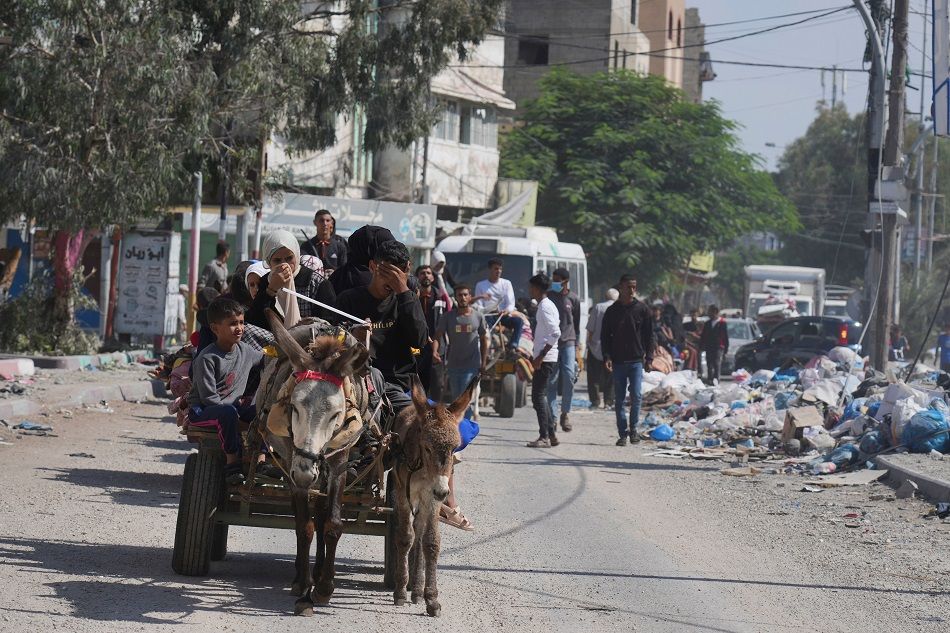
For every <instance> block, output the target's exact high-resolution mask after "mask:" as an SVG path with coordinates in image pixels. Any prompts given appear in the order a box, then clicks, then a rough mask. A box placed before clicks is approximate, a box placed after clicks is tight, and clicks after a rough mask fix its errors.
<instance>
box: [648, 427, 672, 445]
mask: <svg viewBox="0 0 950 633" xmlns="http://www.w3.org/2000/svg"><path fill="white" fill-rule="evenodd" d="M675 435H676V431H674V430H673V427H672V426H670V425H669V424H661V425H659V426H657V427H655V428H654V429H653V430H652V431H650V437H652V438H653V439H655V440H656V441H657V442H666V441H668V440H671V439H673V437H674V436H675Z"/></svg>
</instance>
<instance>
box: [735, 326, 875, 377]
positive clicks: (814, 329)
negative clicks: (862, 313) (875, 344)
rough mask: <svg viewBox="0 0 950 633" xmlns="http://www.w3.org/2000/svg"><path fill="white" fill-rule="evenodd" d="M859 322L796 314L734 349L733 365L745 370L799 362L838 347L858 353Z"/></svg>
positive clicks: (773, 367)
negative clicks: (763, 334)
mask: <svg viewBox="0 0 950 633" xmlns="http://www.w3.org/2000/svg"><path fill="white" fill-rule="evenodd" d="M860 337H861V328H860V324H858V323H856V322H854V321H852V320H851V319H847V318H839V317H827V316H804V317H795V318H791V319H788V320H786V321H783V322H781V323H779V324H778V325H776V326H775V327H773V328H772V329H771V330H769V332H768V333H767V334H766V335H765V336H763V337H761V338H759V339H758V340H755V341H753V342H751V343H748V344H746V345H743V346H742V347H740V348H739V349H737V350H736V354H735V365H736V367H742V368H743V369H746V370H748V371H757V370H759V369H775V368H776V367H779V366H781V365H782V364H784V363H785V362H786V361H789V360H791V361H795V362H797V363H800V364H802V365H804V364H806V363H807V362H808V361H810V360H811V359H812V358H814V357H815V356H817V355H819V354H826V353H827V352H829V351H830V350H831V349H832V348H834V347H838V346H847V347H851V348H852V349H854V350H855V351H857V352H858V353H860V351H861V350H860V346H859V345H858V340H859V339H860Z"/></svg>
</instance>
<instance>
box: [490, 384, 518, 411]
mask: <svg viewBox="0 0 950 633" xmlns="http://www.w3.org/2000/svg"><path fill="white" fill-rule="evenodd" d="M517 401H518V376H516V375H515V374H506V375H505V376H503V377H502V379H501V385H499V387H498V395H497V396H496V397H495V413H497V414H498V415H499V416H501V417H503V418H510V417H514V415H515V403H517Z"/></svg>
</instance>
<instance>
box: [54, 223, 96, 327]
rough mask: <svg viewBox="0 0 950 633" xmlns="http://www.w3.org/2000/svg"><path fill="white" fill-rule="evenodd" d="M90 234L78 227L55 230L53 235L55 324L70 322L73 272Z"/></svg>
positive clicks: (74, 309)
mask: <svg viewBox="0 0 950 633" xmlns="http://www.w3.org/2000/svg"><path fill="white" fill-rule="evenodd" d="M91 239H92V235H91V234H89V233H87V232H86V231H85V230H82V229H80V230H79V231H78V232H77V233H68V232H66V231H56V233H55V235H54V236H53V273H54V278H53V314H52V319H53V323H55V324H67V323H72V320H73V317H74V316H75V311H76V306H75V305H74V304H73V298H72V292H71V286H72V282H73V274H74V273H75V272H76V267H77V266H78V265H79V262H80V261H81V259H82V254H83V251H85V250H86V246H87V245H88V244H89V242H90V241H91Z"/></svg>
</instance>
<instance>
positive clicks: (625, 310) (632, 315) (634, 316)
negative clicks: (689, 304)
mask: <svg viewBox="0 0 950 633" xmlns="http://www.w3.org/2000/svg"><path fill="white" fill-rule="evenodd" d="M617 290H619V291H620V298H619V299H618V300H617V301H616V302H615V303H614V304H613V305H612V306H610V307H609V308H607V311H606V312H605V313H604V323H603V325H602V326H601V328H602V329H601V339H600V344H601V348H602V351H603V355H604V364H605V366H606V368H607V371H612V372H613V374H614V397H615V398H616V400H615V403H614V413H615V414H616V416H617V432H618V433H619V435H620V439H618V440H617V446H624V445H626V443H627V436H628V434H629V437H630V441H631V442H639V441H640V436H639V434H638V433H637V424H638V423H639V422H640V402H641V401H642V400H643V393H642V386H643V370H644V367H646V368H647V369H648V370H649V368H650V366H651V365H652V364H653V351H654V349H655V348H656V341H655V340H654V337H653V315H652V313H651V311H650V308H648V307H647V305H646V304H645V303H643V302H642V301H640V300H639V299H637V297H636V293H637V279H636V277H634V276H633V275H624V276H623V277H621V278H620V283H619V284H617ZM628 386H629V393H630V426H629V428H628V427H627V415H626V412H625V411H624V410H623V404H624V399H625V397H626V395H627V393H628V391H627V390H628Z"/></svg>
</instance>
